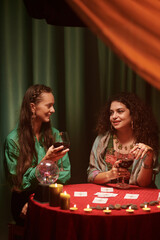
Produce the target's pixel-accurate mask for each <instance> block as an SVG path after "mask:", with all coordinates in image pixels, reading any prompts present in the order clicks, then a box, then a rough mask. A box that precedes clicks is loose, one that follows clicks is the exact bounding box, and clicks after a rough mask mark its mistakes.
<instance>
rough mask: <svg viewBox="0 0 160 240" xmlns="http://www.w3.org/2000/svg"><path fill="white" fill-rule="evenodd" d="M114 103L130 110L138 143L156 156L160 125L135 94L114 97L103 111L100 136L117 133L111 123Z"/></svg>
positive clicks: (99, 126) (120, 94)
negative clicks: (151, 149)
mask: <svg viewBox="0 0 160 240" xmlns="http://www.w3.org/2000/svg"><path fill="white" fill-rule="evenodd" d="M113 101H117V102H121V103H123V104H124V105H125V106H126V107H127V108H128V109H129V110H130V115H131V118H132V121H133V134H134V136H135V139H136V141H137V142H141V143H144V144H147V145H149V146H150V147H152V148H153V149H154V151H155V153H156V154H158V151H159V130H158V124H157V122H156V120H155V118H154V116H153V113H152V111H151V109H150V107H149V106H147V105H145V104H144V103H143V101H142V100H141V99H140V98H139V97H138V96H137V95H136V94H134V93H129V92H122V93H118V94H116V95H114V96H112V97H111V98H110V99H109V100H108V102H107V103H106V105H105V106H104V108H103V109H102V111H101V113H100V115H99V119H98V123H97V127H96V130H97V132H98V134H105V132H106V131H109V132H110V133H111V134H114V133H115V129H114V128H113V127H112V126H111V123H110V106H111V103H112V102H113Z"/></svg>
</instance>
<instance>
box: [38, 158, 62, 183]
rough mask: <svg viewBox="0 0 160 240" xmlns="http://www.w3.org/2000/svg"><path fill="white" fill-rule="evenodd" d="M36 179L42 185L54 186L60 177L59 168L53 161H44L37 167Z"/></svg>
mask: <svg viewBox="0 0 160 240" xmlns="http://www.w3.org/2000/svg"><path fill="white" fill-rule="evenodd" d="M35 174H36V178H37V180H38V181H39V182H40V183H41V184H52V183H54V182H56V181H57V179H58V177H59V168H58V166H57V164H56V163H54V162H53V161H51V160H44V161H42V162H40V163H39V164H38V165H37V167H36V172H35Z"/></svg>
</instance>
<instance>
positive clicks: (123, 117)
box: [110, 101, 132, 130]
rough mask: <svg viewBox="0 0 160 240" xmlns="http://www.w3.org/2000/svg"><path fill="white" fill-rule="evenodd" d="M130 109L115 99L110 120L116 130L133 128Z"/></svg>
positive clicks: (111, 107)
mask: <svg viewBox="0 0 160 240" xmlns="http://www.w3.org/2000/svg"><path fill="white" fill-rule="evenodd" d="M131 121H132V119H131V115H130V110H129V109H128V108H127V107H126V106H125V105H124V104H123V103H121V102H117V101H113V102H112V103H111V106H110V122H111V124H112V126H113V127H114V128H115V129H116V130H122V129H127V128H131Z"/></svg>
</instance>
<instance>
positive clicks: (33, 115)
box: [32, 112, 36, 120]
mask: <svg viewBox="0 0 160 240" xmlns="http://www.w3.org/2000/svg"><path fill="white" fill-rule="evenodd" d="M35 118H36V113H35V112H32V120H34V119H35Z"/></svg>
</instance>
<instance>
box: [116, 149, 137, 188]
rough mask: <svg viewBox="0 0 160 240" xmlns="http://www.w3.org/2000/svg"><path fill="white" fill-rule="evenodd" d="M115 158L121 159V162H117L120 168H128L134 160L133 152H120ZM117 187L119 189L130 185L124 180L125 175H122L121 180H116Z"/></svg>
mask: <svg viewBox="0 0 160 240" xmlns="http://www.w3.org/2000/svg"><path fill="white" fill-rule="evenodd" d="M117 160H121V161H122V162H121V163H120V164H119V167H120V168H125V169H128V168H129V167H130V166H131V165H132V164H133V161H134V155H133V154H128V155H126V154H124V155H122V154H120V155H118V156H117ZM116 187H117V188H121V189H128V188H129V187H130V186H129V184H128V183H126V182H125V177H122V182H118V183H117V185H116Z"/></svg>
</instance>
